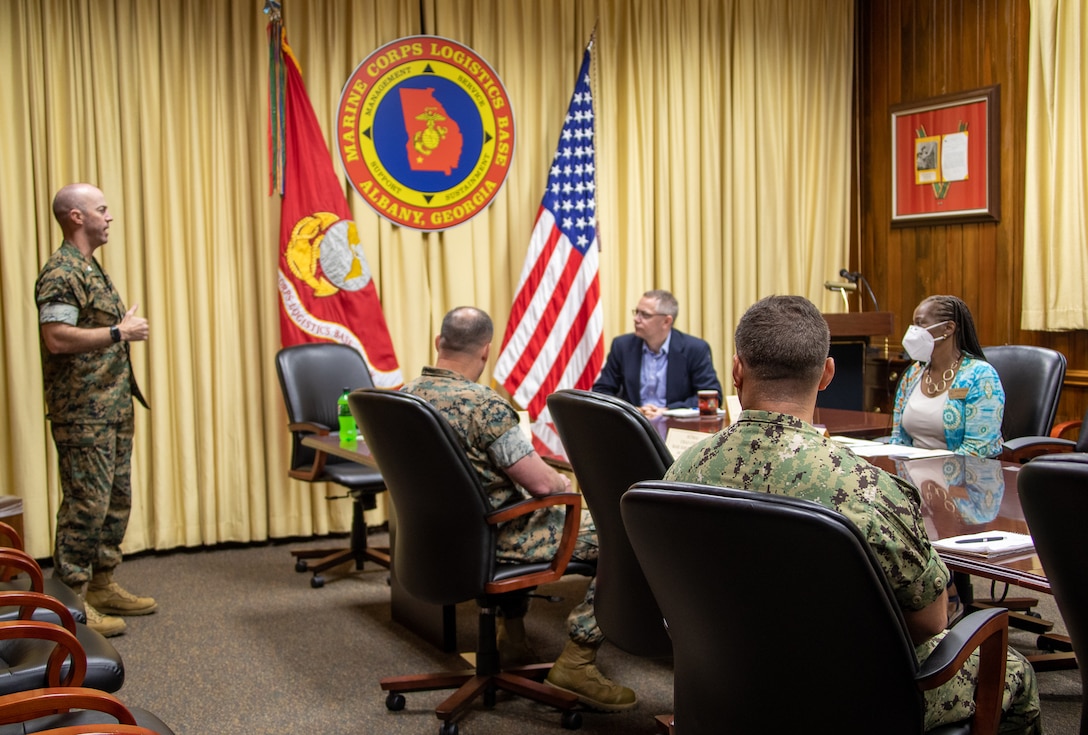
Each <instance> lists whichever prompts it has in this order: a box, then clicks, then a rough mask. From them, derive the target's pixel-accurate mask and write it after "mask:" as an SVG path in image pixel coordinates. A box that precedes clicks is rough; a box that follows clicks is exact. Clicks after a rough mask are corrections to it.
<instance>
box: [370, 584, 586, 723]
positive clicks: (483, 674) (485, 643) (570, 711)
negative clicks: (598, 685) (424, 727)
mask: <svg viewBox="0 0 1088 735" xmlns="http://www.w3.org/2000/svg"><path fill="white" fill-rule="evenodd" d="M477 602H478V603H480V612H479V616H478V619H477V620H478V624H479V628H478V635H479V637H478V638H477V641H476V667H475V668H474V669H468V670H465V671H457V672H439V673H436V674H412V675H408V676H393V677H388V678H385V679H382V680H381V687H382V691H385V692H389V694H388V695H387V696H386V698H385V706H386V707H387V708H388V709H390V710H392V711H394V712H395V711H397V710H400V709H403V708H404V695H403V692H424V691H433V690H435V689H456V690H457V691H455V692H454V693H453V694H451V695H450V696H448V697H446V699H445V700H443V702H442V703H441V704H439V705H438V706H437V707H435V710H434V713H435V716H437V717H438V719H439V720H441V721H442V723H443V724H442V729H441V732H442V735H457V725H456V724H455V723H454V722H453V720H454V719H455V718H457V717H458V716H459V715H461V714H463V713H464V712H465V710H467V709H468V708H469V707H470V706H471V705H472V703H473V702H474V701H476V699H478V698H481V697H482V698H483V701H484V706H485V707H489V708H490V707H494V706H495V694H496V693H497V692H498V691H499V690H500V689H502V690H504V691H508V692H511V693H513V694H517V695H518V696H521V697H525V698H526V699H530V700H532V701H534V702H540V703H541V704H546V705H548V706H550V707H555V708H556V709H558V710H560V711H561V712H562V713H563V715H562V717H563V719H562V725H563V727H564V728H565V729H567V730H577V729H578V728H580V727H581V726H582V715H581V713H580V712H576V711H574V707H575V706H576V705H577V704H578V697H576V696H575V695H573V694H571V693H570V692H565V691H563V690H561V689H555V688H553V687H550V686H548V685H546V684H543V683H541V680H542V679H543V678H544V677H546V676H547V675H548V672H549V671H550V670H551V668H552V665H551V664H531V665H529V666H511V667H507V668H505V669H504V668H503V667H502V665H501V662H500V660H499V649H498V646H497V645H496V641H495V611H496V606H495V605H494V603H493V600H492V599H484V600H478V601H477Z"/></svg>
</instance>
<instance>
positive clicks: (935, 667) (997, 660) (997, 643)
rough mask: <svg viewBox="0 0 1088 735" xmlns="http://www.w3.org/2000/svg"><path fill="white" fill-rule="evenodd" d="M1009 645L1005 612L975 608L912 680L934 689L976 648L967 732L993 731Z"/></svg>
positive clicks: (943, 640) (954, 671)
mask: <svg viewBox="0 0 1088 735" xmlns="http://www.w3.org/2000/svg"><path fill="white" fill-rule="evenodd" d="M1008 645H1009V611H1008V610H1005V609H1001V608H991V609H986V610H979V611H977V612H973V613H971V614H970V615H965V616H964V617H962V618H960V621H959V622H958V623H956V625H954V626H952V628H950V629H949V631H948V633H947V635H945V637H944V638H943V639H941V642H940V643H938V644H937V647H936V648H935V649H933V653H931V654H930V655H929V658H927V659H926V660H925V662H924V663H923V664H922V665H921V666H920V667H919V669H918V675H917V677H916V681H917V682H918V687H919V688H920V689H921V690H922V691H926V690H929V689H935V688H937V687H939V686H940V685H941V684H944V683H945V682H947V681H948V680H950V679H951V678H952V677H953V676H955V675H956V673H957V672H958V671H959V670H960V668H962V667H963V664H964V663H965V662H966V661H967V658H968V657H969V656H970V655H971V654H972V653H974V651H975V649H976V648H977V649H978V652H979V657H978V685H977V687H976V689H975V714H974V716H973V717H972V718H971V732H973V733H979V734H980V735H981V734H982V733H996V732H997V727H998V723H999V722H1000V721H1001V698H1002V696H1003V695H1004V691H1005V657H1006V655H1007V654H1006V651H1007V649H1008Z"/></svg>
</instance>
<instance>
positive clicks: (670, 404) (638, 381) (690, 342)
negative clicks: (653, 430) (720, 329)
mask: <svg viewBox="0 0 1088 735" xmlns="http://www.w3.org/2000/svg"><path fill="white" fill-rule="evenodd" d="M679 311H680V306H679V304H677V303H676V297H675V296H673V295H672V294H671V293H669V292H668V291H662V290H656V291H647V292H646V293H644V294H643V295H642V298H641V299H639V302H638V307H636V308H635V310H634V311H633V312H632V313H633V314H634V317H635V332H634V334H625V335H622V336H620V337H616V338H615V339H614V340H612V348H611V349H610V350H609V352H608V359H607V360H606V361H605V364H604V369H603V370H601V375H600V377H598V378H597V382H596V383H594V384H593V390H594V391H595V392H597V393H607V394H608V395H611V396H617V397H619V398H622V399H623V400H625V401H627V402H628V403H631V404H633V405H636V406H638V407H639V410H640V411H641V412H642V413H643V415H645V416H646V417H647V418H655V417H657V416H660V415H661V414H663V413H664V412H665V410H666V409H670V408H695V407H696V406H698V405H699V395H698V392H699V391H701V390H715V391H717V392H718V400H719V401H721V397H722V385H721V383H719V382H718V374H717V373H716V372H715V371H714V363H713V361H712V360H711V357H710V345H708V344H707V343H706V342H705V341H703V340H701V339H699V338H698V337H692V336H691V335H688V334H684V333H683V332H681V331H680V330H678V329H673V328H672V325H673V322H675V321H676V315H677V313H679Z"/></svg>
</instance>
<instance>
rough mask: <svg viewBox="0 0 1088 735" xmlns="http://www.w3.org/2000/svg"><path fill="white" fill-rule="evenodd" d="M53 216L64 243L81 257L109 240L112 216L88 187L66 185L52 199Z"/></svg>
mask: <svg viewBox="0 0 1088 735" xmlns="http://www.w3.org/2000/svg"><path fill="white" fill-rule="evenodd" d="M53 216H54V217H56V218H57V224H59V225H60V229H61V232H63V233H64V239H65V240H67V241H69V242H71V243H72V244H73V245H75V246H76V247H77V248H79V250H80V251H81V252H83V253H84V254H85V255H90V254H91V253H93V252H94V250H95V248H98V247H100V246H102V245H105V244H106V242H107V241H108V240H109V228H110V222H111V221H112V220H113V216H112V215H111V214H110V212H109V206H108V205H107V204H106V195H105V194H103V193H102V190H101V189H99V188H98V187H97V186H93V185H92V184H68V185H67V186H65V187H62V188H61V190H60V191H58V192H57V194H56V196H54V197H53Z"/></svg>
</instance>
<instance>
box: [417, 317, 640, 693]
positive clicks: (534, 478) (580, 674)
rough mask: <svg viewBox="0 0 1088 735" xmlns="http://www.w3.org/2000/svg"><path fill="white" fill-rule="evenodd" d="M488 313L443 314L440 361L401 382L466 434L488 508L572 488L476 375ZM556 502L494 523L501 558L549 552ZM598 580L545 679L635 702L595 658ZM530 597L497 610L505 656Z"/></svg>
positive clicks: (585, 533)
mask: <svg viewBox="0 0 1088 735" xmlns="http://www.w3.org/2000/svg"><path fill="white" fill-rule="evenodd" d="M492 332H493V327H492V324H491V318H490V317H489V316H488V315H487V314H486V313H484V312H483V311H480V310H479V309H475V308H473V307H468V306H466V307H460V308H457V309H453V310H452V311H450V312H449V313H448V314H446V317H445V319H443V320H442V331H441V333H440V334H439V335H438V337H437V338H436V339H435V347H436V349H437V350H438V361H437V362H436V363H435V367H433V368H431V367H426V368H423V374H422V375H421V376H420V377H419V378H417V379H416V380H414V381H412V382H411V383H409V384H408V385H407V386H405V388H404V390H405V391H407V392H408V393H412V394H414V395H418V396H420V397H421V398H424V399H425V400H426V401H427V402H429V403H430V404H431V405H433V406H434V407H435V408H437V409H438V411H439V412H440V413H441V414H442V415H443V416H444V417H445V418H446V420H447V421H448V422H449V424H450V426H452V427H453V430H454V431H455V432H457V433H458V434H459V435H460V436H461V437H462V438H463V439H464V447H465V450H466V453H467V454H468V458H469V461H470V462H471V463H472V466H473V468H474V469H475V470H476V473H477V474H478V475H479V477H480V482H481V484H482V485H483V487H484V489H485V490H486V491H487V492H488V495H489V497H490V499H491V505H492V507H493V508H499V507H501V506H504V505H508V504H510V503H514V502H518V501H520V500H525V499H527V498H528V497H530V496H532V495H536V496H542V495H549V494H551V493H561V492H569V491H570V480H569V479H568V478H567V477H566V476H565V475H562V474H560V473H558V472H556V471H555V470H553V469H552V468H551V467H549V466H548V465H547V464H545V463H544V460H543V459H541V458H540V455H538V454H537V453H536V452H534V451H533V445H532V444H531V443H530V442H529V440H528V439H527V438H526V437H525V435H524V434H523V433H522V431H521V429H520V427H519V425H518V415H517V412H516V411H515V410H514V408H513V407H512V406H511V405H510V404H509V403H507V402H506V401H505V400H503V399H502V397H501V396H499V394H497V393H496V392H495V391H493V390H491V389H490V388H487V387H485V386H482V385H479V384H478V383H477V382H476V381H477V380H479V378H480V375H482V374H483V371H484V367H485V366H486V365H487V359H488V356H489V355H490V352H491V337H492ZM564 513H565V511H564V510H563V509H561V508H546V509H543V510H539V511H537V512H536V513H534V514H532V515H530V516H525V517H522V518H518V519H516V520H513V521H510V522H508V523H505V524H503V525H502V526H501V527H500V529H499V537H498V556H499V559H502V560H506V561H540V560H547V559H550V558H552V557H553V556H554V555H555V552H556V549H557V547H558V543H559V538H560V536H561V535H562V531H563V516H564ZM574 558H575V559H579V560H582V561H594V560H596V559H597V530H596V528H595V526H594V525H593V519H592V517H590V515H589V511H588V510H585V509H583V510H582V519H581V527H580V529H579V534H578V542H577V544H576V545H575V548H574ZM594 589H595V580H594V581H591V582H590V584H589V589H588V590H587V591H586V596H585V599H584V600H583V601H582V602H581V603H579V604H578V605H577V606H576V607H575V608H574V609H573V610H572V611H571V613H570V615H569V616H568V618H567V624H568V633H569V636H570V640H569V641H568V643H567V645H566V648H564V649H563V653H562V654H561V655H560V656H559V658H558V659H557V660H556V662H555V665H554V666H553V667H552V670H551V672H549V674H548V678H547V682H548V683H549V684H551V685H552V686H555V687H558V688H560V689H564V690H566V691H569V692H571V693H573V694H575V695H576V696H577V697H578V699H579V700H581V701H582V703H583V704H586V705H587V706H590V707H593V708H595V709H600V710H604V711H619V710H625V709H629V708H631V707H634V706H635V704H636V703H637V698H636V697H635V693H634V692H633V691H631V690H630V689H628V688H627V687H623V686H620V685H618V684H615V683H614V682H612V681H610V680H609V679H608V678H606V677H605V676H604V675H603V674H601V673H600V671H599V670H598V669H597V667H596V665H595V661H596V656H597V649H598V648H600V645H601V643H602V642H603V640H604V635H603V633H601V629H600V628H599V627H598V626H597V619H596V617H595V615H594V611H593V593H594ZM526 609H527V599H526V598H520V600H519V602H518V603H515V604H509V603H508V604H504V606H503V608H502V612H503V617H502V618H500V629H499V645H500V649H499V650H500V655H501V656H502V658H503V660H504V662H505V663H511V658H512V656H516V655H518V654H521V653H526V652H527V649H528V646H527V642H526V641H525V627H524V622H523V620H522V617H523V616H524V614H525V612H526Z"/></svg>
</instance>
